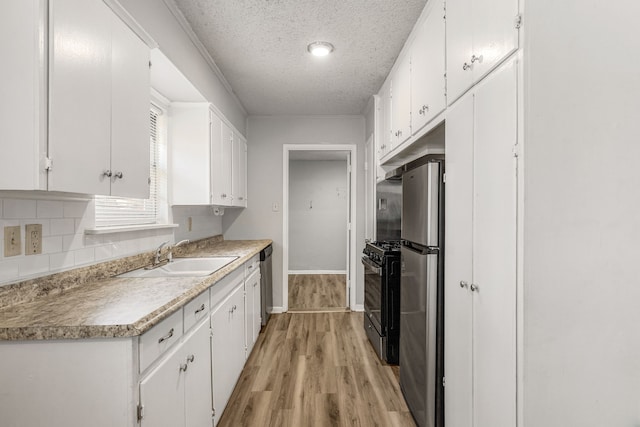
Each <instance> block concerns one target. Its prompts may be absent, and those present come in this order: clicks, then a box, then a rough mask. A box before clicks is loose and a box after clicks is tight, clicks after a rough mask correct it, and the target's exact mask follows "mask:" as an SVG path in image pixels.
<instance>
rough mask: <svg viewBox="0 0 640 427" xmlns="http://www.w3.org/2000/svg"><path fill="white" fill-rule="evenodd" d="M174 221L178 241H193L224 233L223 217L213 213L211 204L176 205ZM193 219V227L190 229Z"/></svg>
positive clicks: (173, 210)
mask: <svg viewBox="0 0 640 427" xmlns="http://www.w3.org/2000/svg"><path fill="white" fill-rule="evenodd" d="M171 210H172V213H173V223H174V224H178V225H179V227H178V228H177V229H175V239H176V242H179V241H180V240H184V239H189V240H191V241H193V240H198V239H204V238H205V237H211V236H217V235H219V234H222V217H221V216H215V215H214V214H213V208H212V207H211V206H174V207H172V208H171ZM189 221H191V229H189Z"/></svg>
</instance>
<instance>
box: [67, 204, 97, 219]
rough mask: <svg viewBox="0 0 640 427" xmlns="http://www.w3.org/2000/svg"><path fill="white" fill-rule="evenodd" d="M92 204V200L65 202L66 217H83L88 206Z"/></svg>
mask: <svg viewBox="0 0 640 427" xmlns="http://www.w3.org/2000/svg"><path fill="white" fill-rule="evenodd" d="M89 204H91V203H90V202H64V217H65V218H82V217H83V216H84V215H85V213H86V214H90V212H87V208H88V206H89Z"/></svg>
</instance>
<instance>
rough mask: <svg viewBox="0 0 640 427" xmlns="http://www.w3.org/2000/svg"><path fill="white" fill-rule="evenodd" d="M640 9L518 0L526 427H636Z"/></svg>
mask: <svg viewBox="0 0 640 427" xmlns="http://www.w3.org/2000/svg"><path fill="white" fill-rule="evenodd" d="M638 16H640V3H638V2H588V4H587V3H585V2H584V1H578V0H566V1H562V2H557V1H551V0H536V1H528V2H527V4H526V11H525V14H524V28H525V31H526V33H525V37H526V39H525V43H526V44H525V67H526V68H525V79H524V90H525V114H526V115H525V153H524V154H525V194H524V205H525V209H524V215H525V216H524V230H525V234H524V327H525V329H524V346H525V353H524V371H523V374H524V390H523V395H524V397H523V398H524V421H525V424H524V425H525V426H526V427H537V426H546V427H555V426H557V427H560V426H562V427H565V426H583V427H587V426H593V427H596V426H597V427H600V426H638V425H640V329H639V325H640V308H639V307H640V279H639V278H640V267H639V265H640V263H639V259H640V249H639V247H638V242H640V214H639V213H640V168H639V167H638V159H640V138H639V135H640V96H639V94H640V72H639V69H640V59H639V58H638V55H637V54H638V52H640V33H639V31H638V23H637V17H638Z"/></svg>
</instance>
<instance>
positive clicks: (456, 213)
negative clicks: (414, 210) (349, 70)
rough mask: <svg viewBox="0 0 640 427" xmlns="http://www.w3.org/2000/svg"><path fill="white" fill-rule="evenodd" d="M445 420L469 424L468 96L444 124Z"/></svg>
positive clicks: (470, 218)
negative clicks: (445, 180)
mask: <svg viewBox="0 0 640 427" xmlns="http://www.w3.org/2000/svg"><path fill="white" fill-rule="evenodd" d="M445 129H446V145H445V150H446V151H445V162H446V173H447V183H446V190H447V191H446V194H445V197H446V199H445V215H446V218H445V236H446V244H447V247H446V256H445V258H444V262H445V274H444V277H445V299H444V301H445V310H444V312H445V322H444V327H445V339H444V345H445V349H444V354H445V363H444V367H445V378H446V386H445V388H444V392H445V406H444V407H445V420H447V425H450V426H453V427H463V426H464V427H467V426H468V427H470V426H472V425H473V424H472V402H473V400H472V399H473V398H472V390H473V369H472V364H473V351H472V345H473V340H472V305H471V304H472V293H471V292H470V291H469V285H470V284H471V283H472V277H473V276H472V273H473V272H472V259H473V256H472V255H473V250H472V248H473V242H472V236H473V228H472V223H473V95H471V94H469V95H467V96H466V97H465V98H463V100H461V101H460V103H459V104H457V105H456V106H455V107H454V108H453V109H451V110H450V111H448V112H447V119H446V122H445Z"/></svg>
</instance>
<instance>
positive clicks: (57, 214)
mask: <svg viewBox="0 0 640 427" xmlns="http://www.w3.org/2000/svg"><path fill="white" fill-rule="evenodd" d="M62 213H63V202H60V201H55V200H38V201H37V215H38V218H62Z"/></svg>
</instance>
